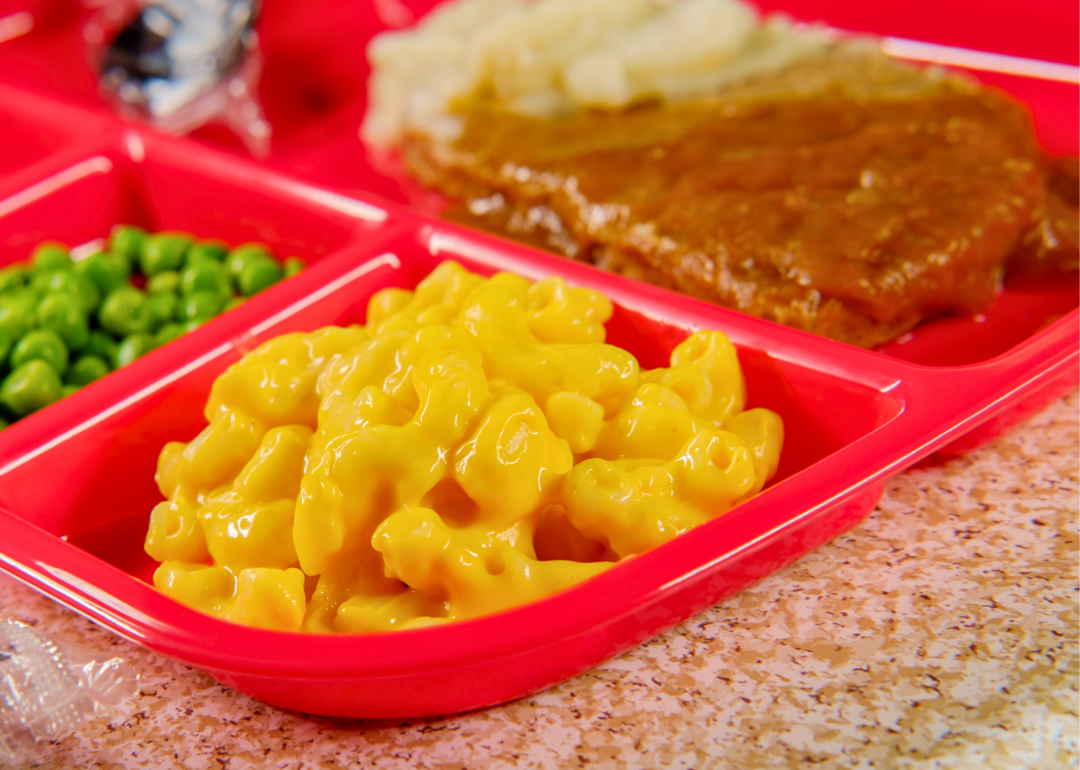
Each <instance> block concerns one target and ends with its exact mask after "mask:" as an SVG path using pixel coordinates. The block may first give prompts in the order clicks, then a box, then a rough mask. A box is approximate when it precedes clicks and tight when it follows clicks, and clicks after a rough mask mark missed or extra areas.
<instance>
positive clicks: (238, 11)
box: [101, 0, 270, 156]
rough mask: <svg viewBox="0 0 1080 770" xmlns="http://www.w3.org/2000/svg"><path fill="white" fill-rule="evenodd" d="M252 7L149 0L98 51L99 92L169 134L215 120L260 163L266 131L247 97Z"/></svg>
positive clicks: (236, 0) (238, 1) (251, 78)
mask: <svg viewBox="0 0 1080 770" xmlns="http://www.w3.org/2000/svg"><path fill="white" fill-rule="evenodd" d="M259 7H260V3H259V0H151V1H150V2H148V3H146V4H144V5H142V6H141V9H140V10H139V12H138V14H137V15H136V16H135V17H134V18H133V19H131V21H129V22H128V23H127V24H126V26H123V27H122V28H120V30H119V31H118V32H117V34H116V35H115V37H113V39H112V42H111V43H110V44H108V46H107V48H106V49H105V51H104V55H103V57H102V58H101V86H102V89H103V90H104V91H105V92H106V93H107V94H110V95H111V96H112V97H113V98H114V100H115V102H116V105H117V107H118V108H119V109H120V110H121V111H122V112H125V113H127V114H129V115H133V116H137V117H143V118H145V119H147V120H148V121H149V122H151V123H153V124H154V125H155V126H157V127H159V128H161V129H163V130H165V131H169V132H171V133H178V134H182V133H187V132H188V131H191V130H193V129H195V128H197V127H198V126H200V125H203V124H204V123H208V122H211V121H213V120H214V119H215V118H216V119H220V120H221V122H224V123H225V124H226V125H229V126H230V127H231V128H233V129H234V130H235V131H236V132H237V133H238V134H239V135H240V136H241V138H242V139H243V140H244V142H245V144H247V146H248V148H249V149H250V150H251V151H252V152H253V153H254V154H255V155H257V156H265V155H266V153H267V152H268V150H269V137H270V127H269V125H268V124H267V123H266V121H265V120H264V119H263V117H262V109H261V107H260V105H259V104H258V102H257V101H256V99H255V96H254V92H255V85H256V84H257V81H258V75H259V72H260V70H261V66H262V63H261V59H260V57H259V53H258V37H257V35H256V32H255V29H254V24H255V20H256V18H257V16H258V13H259Z"/></svg>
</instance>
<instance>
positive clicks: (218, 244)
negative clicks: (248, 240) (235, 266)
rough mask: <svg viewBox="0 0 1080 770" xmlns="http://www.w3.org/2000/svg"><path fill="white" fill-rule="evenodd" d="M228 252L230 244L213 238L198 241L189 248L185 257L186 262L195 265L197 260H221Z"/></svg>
mask: <svg viewBox="0 0 1080 770" xmlns="http://www.w3.org/2000/svg"><path fill="white" fill-rule="evenodd" d="M228 253H229V244H227V243H225V241H219V240H217V239H211V240H206V241H199V242H198V243H196V244H195V245H194V246H192V247H191V248H190V249H188V253H187V256H186V257H185V258H184V259H185V263H186V264H188V265H194V264H195V263H196V262H204V261H211V262H221V260H223V259H225V255H226V254H228Z"/></svg>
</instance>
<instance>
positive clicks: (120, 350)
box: [113, 333, 154, 369]
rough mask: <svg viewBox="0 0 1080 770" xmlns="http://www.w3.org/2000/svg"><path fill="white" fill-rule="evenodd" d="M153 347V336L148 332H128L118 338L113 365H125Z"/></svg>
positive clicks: (118, 366) (117, 366)
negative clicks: (122, 337)
mask: <svg viewBox="0 0 1080 770" xmlns="http://www.w3.org/2000/svg"><path fill="white" fill-rule="evenodd" d="M153 349H154V338H153V337H151V336H150V335H149V334H142V333H139V334H129V335H128V336H127V337H124V339H122V340H120V344H119V345H117V346H116V354H115V355H114V356H113V366H114V367H116V368H117V369H119V368H120V367H122V366H127V365H128V364H130V363H131V362H132V361H134V360H135V359H136V358H141V357H142V356H145V355H146V354H147V353H149V352H150V351H151V350H153Z"/></svg>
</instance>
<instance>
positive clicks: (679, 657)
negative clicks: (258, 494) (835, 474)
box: [0, 393, 1080, 770]
mask: <svg viewBox="0 0 1080 770" xmlns="http://www.w3.org/2000/svg"><path fill="white" fill-rule="evenodd" d="M1078 403H1080V399H1078V396H1077V394H1076V393H1073V394H1072V395H1070V396H1069V397H1067V398H1065V399H1063V400H1062V401H1060V402H1058V403H1056V404H1054V405H1053V406H1052V407H1050V408H1049V409H1048V410H1046V411H1045V412H1043V413H1042V414H1041V415H1039V416H1037V417H1036V418H1034V419H1033V420H1031V421H1030V422H1028V423H1027V424H1025V425H1024V426H1022V427H1021V428H1019V429H1017V430H1014V431H1012V432H1011V433H1009V434H1008V435H1006V436H1005V437H1003V438H1001V439H999V440H998V441H997V442H995V443H994V444H992V445H991V446H989V447H986V448H985V449H982V450H980V451H977V452H974V453H973V454H971V455H970V456H968V457H964V458H960V459H955V460H952V461H949V462H944V463H941V462H930V463H926V464H924V465H922V466H921V467H918V468H916V469H913V470H911V471H909V472H907V473H905V474H903V475H902V476H900V477H898V478H896V479H894V480H893V481H892V482H890V483H889V485H888V487H887V489H886V492H885V497H884V498H883V500H882V502H881V505H880V506H879V507H878V509H877V510H876V511H875V512H874V513H873V514H872V515H871V516H870V518H869V519H867V520H866V522H864V523H863V524H862V525H861V526H860V527H858V528H856V529H855V530H853V531H852V532H850V533H849V534H847V535H845V536H843V537H841V538H840V539H838V540H837V541H835V542H833V543H831V544H830V545H828V546H826V547H824V548H822V549H820V550H819V551H817V552H815V553H813V554H811V555H810V556H808V557H806V558H804V559H803V560H802V561H800V562H798V563H796V564H794V565H793V566H791V567H789V568H788V569H785V570H783V571H781V572H779V573H777V574H775V575H773V576H772V577H770V578H768V579H767V580H765V581H763V582H762V583H760V584H758V585H757V586H755V587H753V588H752V589H750V590H748V591H746V592H744V593H742V594H741V595H739V596H736V597H734V598H733V599H730V600H728V601H727V602H724V603H723V604H721V605H719V606H717V607H715V608H713V609H711V610H709V611H707V612H705V613H703V614H701V615H699V616H698V617H695V618H693V619H692V620H690V621H688V622H686V623H684V624H683V625H681V626H679V627H678V628H676V629H675V630H673V631H672V632H670V633H668V634H665V635H664V636H662V637H659V638H657V639H655V640H653V641H652V642H650V643H648V644H645V645H642V646H641V647H638V648H636V649H634V650H631V651H630V652H628V653H627V654H625V655H623V656H622V657H620V658H618V659H617V660H614V661H611V662H609V663H607V664H605V665H604V666H602V667H600V668H598V669H596V670H594V671H592V672H590V673H588V674H585V675H583V676H580V677H578V678H576V679H573V680H571V681H569V682H566V683H564V684H562V685H559V686H558V687H555V688H553V689H551V690H548V691H547V692H544V693H542V694H540V695H538V696H535V697H532V698H527V699H524V700H522V701H518V702H516V703H512V704H510V705H507V706H503V707H499V708H494V709H489V710H486V711H483V712H479V713H474V714H468V715H465V716H460V717H453V718H450V719H446V720H429V721H424V722H418V723H411V724H408V723H393V724H373V723H357V722H345V721H335V720H325V719H310V718H306V717H302V716H298V715H295V714H290V713H286V712H282V711H278V710H276V709H273V708H269V707H267V706H263V705H261V704H259V703H257V702H254V701H252V700H251V699H249V698H247V697H246V696H244V695H240V694H238V693H236V692H233V691H231V690H228V689H227V688H224V687H222V686H220V685H217V684H216V683H215V682H214V681H212V680H211V679H209V678H208V677H206V676H203V675H202V674H199V673H197V672H195V671H192V670H191V669H188V668H187V667H185V666H182V665H179V664H176V663H173V662H172V661H170V660H168V659H165V658H162V657H160V656H158V655H156V654H154V653H150V652H146V651H143V650H141V649H139V648H136V647H134V646H133V645H130V644H128V643H126V642H123V641H121V640H119V639H117V638H115V637H113V636H112V635H111V634H109V633H108V632H105V631H102V630H100V629H98V628H97V627H95V626H93V625H92V624H90V623H89V622H87V621H85V620H83V619H82V618H80V617H79V616H77V615H74V614H73V613H71V612H68V611H66V610H64V609H62V608H60V607H59V606H58V605H56V604H53V603H52V602H51V601H49V600H47V599H44V598H41V597H39V596H38V595H37V594H35V593H33V592H32V591H30V590H28V589H26V588H24V587H22V586H20V585H18V584H16V583H14V582H12V581H10V580H8V579H6V578H0V614H4V615H12V616H15V617H17V618H20V619H23V620H26V621H28V622H31V623H33V624H35V625H36V626H37V627H38V628H39V629H40V630H42V631H45V632H47V633H49V634H52V635H54V636H55V637H59V638H63V639H66V640H70V641H79V640H81V641H82V643H84V644H86V645H88V646H90V647H93V648H96V649H100V650H103V651H104V650H108V651H110V653H111V652H114V651H115V652H120V653H121V654H123V655H125V656H127V657H128V658H129V659H130V660H131V661H132V662H133V664H134V665H135V666H136V667H137V668H138V670H139V671H140V672H141V675H142V678H143V680H142V692H141V694H140V696H139V697H138V699H137V701H136V702H135V703H134V704H132V706H131V708H130V709H129V711H128V712H126V713H123V714H115V715H113V717H112V719H109V718H107V717H101V718H98V719H96V720H94V721H91V722H89V723H87V724H86V726H85V728H84V729H83V730H82V731H81V732H80V733H79V734H69V735H65V736H62V737H61V738H60V739H58V740H57V741H55V742H54V743H51V744H41V745H39V746H38V747H37V748H36V749H35V750H34V751H33V752H32V753H31V754H27V755H24V756H22V757H20V758H19V759H18V760H17V763H16V765H15V766H16V767H19V768H22V767H45V768H68V767H79V768H83V767H96V768H110V769H111V768H186V769H188V770H202V769H203V768H215V769H217V768H229V770H246V769H247V768H258V767H269V768H297V769H298V768H325V769H327V770H330V769H334V768H344V767H377V768H387V769H389V768H407V767H408V768H431V769H432V770H434V769H435V768H441V769H445V770H450V769H451V768H469V770H478V769H483V768H506V767H583V766H586V765H588V766H590V767H602V768H622V767H648V768H658V767H665V768H666V767H671V768H683V767H686V768H691V767H693V768H697V767H712V768H765V767H769V768H772V767H778V768H789V767H790V768H795V767H803V766H805V765H806V764H809V763H811V762H813V763H814V766H817V767H829V768H832V767H838V768H839V767H843V768H909V767H911V768H915V767H917V768H927V767H929V768H984V767H986V768H1009V769H1010V770H1011V769H1012V768H1047V769H1048V770H1052V769H1056V768H1067V767H1076V766H1077V765H1078V763H1080V752H1078V733H1080V721H1078V650H1080V640H1078V637H1080V632H1078V612H1077V598H1078V554H1077V513H1078V506H1080V502H1078V496H1077V489H1078V481H1080V479H1078V476H1080V472H1078V453H1080V451H1078V446H1080V444H1078V424H1077V407H1078Z"/></svg>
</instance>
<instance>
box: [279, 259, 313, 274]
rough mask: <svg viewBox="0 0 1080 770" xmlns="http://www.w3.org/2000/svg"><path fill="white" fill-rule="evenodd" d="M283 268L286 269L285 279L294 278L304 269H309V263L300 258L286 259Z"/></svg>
mask: <svg viewBox="0 0 1080 770" xmlns="http://www.w3.org/2000/svg"><path fill="white" fill-rule="evenodd" d="M282 266H283V267H284V268H285V277H286V278H292V277H293V276H294V275H296V274H298V273H300V272H302V271H303V270H304V268H305V267H307V263H305V262H304V260H302V259H300V257H286V258H285V261H284V262H283V263H282Z"/></svg>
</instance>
